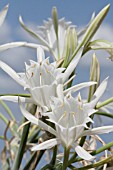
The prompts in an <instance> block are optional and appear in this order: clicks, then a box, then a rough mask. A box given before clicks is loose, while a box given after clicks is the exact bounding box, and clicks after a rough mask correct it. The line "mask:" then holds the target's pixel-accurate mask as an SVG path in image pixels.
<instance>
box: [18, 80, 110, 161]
mask: <svg viewBox="0 0 113 170" xmlns="http://www.w3.org/2000/svg"><path fill="white" fill-rule="evenodd" d="M106 86H107V79H105V80H104V81H103V82H102V83H101V84H100V86H99V87H98V88H97V90H96V92H95V94H94V96H93V99H92V101H91V102H90V103H86V102H85V103H84V102H83V101H82V99H81V97H80V94H79V95H78V96H77V97H76V98H74V97H72V95H71V92H68V93H67V95H66V96H64V94H63V90H62V85H59V87H58V97H57V98H56V97H52V99H51V109H52V111H51V112H46V113H43V115H44V116H48V121H50V122H52V123H54V124H55V130H54V129H53V130H54V133H53V132H52V131H51V130H50V128H49V127H50V126H49V125H47V124H46V126H48V128H47V127H46V128H45V127H44V126H43V125H41V126H40V125H39V123H40V122H42V121H41V120H40V119H37V118H36V117H35V116H33V115H31V114H30V113H29V112H28V111H27V110H26V109H25V108H24V106H23V105H22V104H21V99H19V101H20V109H21V112H22V114H23V115H24V116H25V117H26V118H27V119H28V120H29V121H30V122H32V123H34V124H36V125H38V126H39V127H41V128H43V129H44V130H46V131H49V132H50V133H52V134H54V135H55V136H56V138H53V139H50V140H47V141H45V142H43V143H41V144H38V145H36V146H34V147H33V148H32V150H33V151H34V150H43V149H50V148H52V147H53V146H55V145H58V144H60V143H61V144H62V145H63V147H66V148H71V147H72V148H74V149H75V151H76V152H77V154H78V155H79V156H80V157H81V158H83V159H85V160H92V159H93V158H94V157H93V156H91V155H90V154H89V153H88V152H87V151H85V150H84V149H83V148H82V147H81V146H79V145H78V142H77V141H78V139H79V138H81V137H82V136H87V135H95V134H103V133H108V132H111V131H113V126H103V127H98V128H93V129H89V128H88V127H87V123H88V122H93V120H92V119H91V118H90V116H91V115H92V114H93V113H95V112H96V111H97V110H95V109H94V107H95V105H96V104H97V102H98V100H99V99H100V97H101V96H102V94H103V93H104V91H105V89H106ZM39 121H40V122H39ZM85 128H86V129H88V130H84V129H85Z"/></svg>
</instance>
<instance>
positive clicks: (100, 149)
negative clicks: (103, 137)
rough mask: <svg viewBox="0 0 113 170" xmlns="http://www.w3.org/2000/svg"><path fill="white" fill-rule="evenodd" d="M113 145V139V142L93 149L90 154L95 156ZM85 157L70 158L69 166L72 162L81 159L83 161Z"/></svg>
mask: <svg viewBox="0 0 113 170" xmlns="http://www.w3.org/2000/svg"><path fill="white" fill-rule="evenodd" d="M112 146H113V141H112V142H109V143H108V144H106V145H104V146H102V147H101V148H99V149H97V150H94V151H92V152H91V153H90V154H91V155H92V156H95V155H97V154H99V153H101V152H103V151H105V150H107V149H109V148H111V147H112ZM82 160H83V159H82V158H73V159H70V160H69V162H68V166H70V165H71V164H72V163H75V162H79V161H82Z"/></svg>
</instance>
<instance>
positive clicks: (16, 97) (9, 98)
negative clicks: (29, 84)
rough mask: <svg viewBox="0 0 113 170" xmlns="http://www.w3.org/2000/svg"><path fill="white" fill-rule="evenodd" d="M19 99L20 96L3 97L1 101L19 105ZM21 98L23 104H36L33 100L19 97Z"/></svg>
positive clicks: (0, 98)
mask: <svg viewBox="0 0 113 170" xmlns="http://www.w3.org/2000/svg"><path fill="white" fill-rule="evenodd" d="M18 97H19V96H1V97H0V100H5V101H11V102H16V103H18ZM19 98H20V100H21V102H22V103H34V100H33V99H32V98H28V97H19Z"/></svg>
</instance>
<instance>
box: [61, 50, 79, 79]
mask: <svg viewBox="0 0 113 170" xmlns="http://www.w3.org/2000/svg"><path fill="white" fill-rule="evenodd" d="M81 55H82V51H81V50H80V51H79V52H78V54H77V55H76V56H75V58H74V59H73V60H72V61H71V63H70V64H69V66H68V67H67V69H66V71H65V72H64V76H63V82H65V81H66V80H67V79H68V78H69V76H70V75H71V73H72V72H73V71H74V69H75V68H76V66H77V64H78V62H79V60H80V58H81Z"/></svg>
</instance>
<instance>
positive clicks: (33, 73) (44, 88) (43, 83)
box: [0, 47, 95, 110]
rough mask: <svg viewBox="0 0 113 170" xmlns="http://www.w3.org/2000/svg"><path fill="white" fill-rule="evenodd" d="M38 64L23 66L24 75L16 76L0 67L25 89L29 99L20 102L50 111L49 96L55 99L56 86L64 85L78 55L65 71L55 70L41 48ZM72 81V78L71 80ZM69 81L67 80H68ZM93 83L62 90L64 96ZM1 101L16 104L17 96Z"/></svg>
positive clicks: (38, 53)
mask: <svg viewBox="0 0 113 170" xmlns="http://www.w3.org/2000/svg"><path fill="white" fill-rule="evenodd" d="M37 57H38V62H35V61H30V65H27V64H25V66H26V68H25V73H19V74H17V73H16V72H15V71H14V70H13V69H12V68H10V67H9V66H8V65H6V64H5V63H4V62H2V61H0V67H1V68H2V69H3V70H4V71H5V72H6V73H8V74H9V75H10V76H11V77H12V78H13V79H14V80H15V81H16V82H17V83H19V84H20V85H22V86H23V87H24V89H27V90H28V91H29V92H30V94H31V97H30V98H24V97H21V101H22V102H27V103H28V102H30V103H34V104H36V105H37V106H39V107H41V108H45V107H46V109H47V110H48V109H50V98H51V96H54V97H57V86H58V85H59V84H62V85H65V81H66V80H68V78H69V76H70V74H71V73H72V72H73V70H74V69H75V67H76V66H77V64H78V62H79V60H80V55H78V56H76V57H75V58H74V60H73V61H72V62H71V63H70V65H69V66H68V68H67V69H64V68H61V67H60V68H57V67H56V62H53V63H49V58H46V59H45V55H44V51H43V50H42V48H40V47H39V48H38V49H37ZM71 79H72V78H71ZM68 81H69V80H68ZM93 84H95V82H86V83H81V84H78V85H75V86H73V87H71V88H69V89H67V90H64V95H66V94H67V93H68V92H69V91H70V90H71V91H77V90H79V89H81V88H84V87H87V86H91V85H93ZM0 99H1V100H9V101H13V102H18V96H2V97H0Z"/></svg>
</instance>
